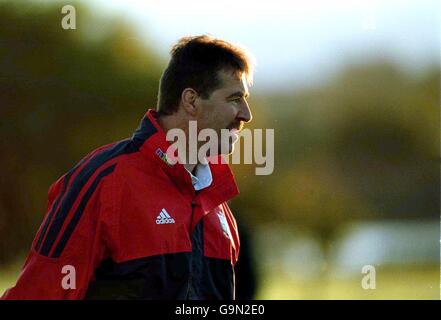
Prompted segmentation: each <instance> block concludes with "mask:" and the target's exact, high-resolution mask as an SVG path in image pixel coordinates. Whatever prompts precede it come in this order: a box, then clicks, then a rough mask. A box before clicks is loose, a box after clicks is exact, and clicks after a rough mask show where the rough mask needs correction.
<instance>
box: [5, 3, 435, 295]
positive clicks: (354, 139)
mask: <svg viewBox="0 0 441 320" xmlns="http://www.w3.org/2000/svg"><path fill="white" fill-rule="evenodd" d="M66 4H70V5H74V6H75V8H76V29H75V30H64V29H63V28H62V27H61V19H62V18H63V16H65V14H62V13H61V8H62V7H63V6H64V5H66ZM440 9H441V6H440V3H439V1H436V0H434V1H430V0H427V1H416V0H415V1H386V0H384V1H324V0H323V1H318V0H312V1H289V2H288V1H280V0H272V1H239V2H237V1H231V0H224V1H217V2H215V1H202V0H200V1H196V0H193V1H169V0H165V1H116V0H113V1H110V0H107V1H104V0H96V1H92V0H91V1H69V2H68V1H0V137H1V138H0V150H1V151H0V168H1V174H0V295H1V294H2V293H3V291H4V290H5V289H6V288H8V287H10V286H12V285H14V283H15V281H16V279H17V276H18V274H19V272H20V269H21V267H22V265H23V263H24V259H25V256H26V254H27V252H28V250H29V248H30V245H31V242H32V239H33V237H34V235H35V233H36V231H37V229H38V226H39V225H40V223H41V221H42V219H43V216H44V213H45V209H46V196H47V190H48V188H49V186H50V185H51V183H52V182H53V181H55V180H56V179H57V178H58V177H59V176H61V175H62V174H63V173H64V172H66V171H68V170H69V169H70V168H71V167H72V166H74V165H75V164H76V163H77V162H78V161H79V160H80V159H81V158H82V157H83V156H84V155H85V154H86V153H88V152H89V151H90V150H92V149H95V148H96V147H98V146H100V145H104V144H107V143H110V142H112V141H116V140H120V139H123V138H125V137H128V136H130V135H131V134H132V132H133V131H134V129H135V128H136V127H137V125H138V123H139V120H140V119H141V118H142V116H143V114H144V113H145V111H146V109H147V108H151V107H154V106H155V104H156V93H157V89H158V80H159V77H160V75H161V72H162V70H163V68H164V67H165V66H166V63H167V61H168V50H169V48H170V46H171V45H172V44H173V43H174V42H175V41H177V40H178V39H179V38H180V37H182V36H186V35H197V34H203V33H209V34H212V35H214V36H217V37H221V38H224V39H225V40H228V41H231V42H234V43H239V44H241V45H243V46H245V47H247V48H248V49H249V50H250V51H251V52H253V54H254V56H255V57H256V60H257V70H256V74H255V79H254V82H255V85H254V86H253V87H252V88H251V100H250V102H251V107H252V111H253V115H254V121H253V123H252V124H251V125H250V127H252V128H272V129H274V130H275V169H274V172H273V174H272V175H269V176H256V175H255V174H254V167H253V166H252V165H234V166H233V170H234V172H235V176H236V179H237V182H238V185H239V188H240V190H241V195H240V196H239V197H238V198H236V199H235V200H233V201H232V203H231V206H232V208H233V211H234V212H235V214H236V216H237V219H238V221H239V224H240V228H241V231H242V234H243V240H242V241H243V243H244V247H243V248H244V249H243V255H242V259H241V260H240V264H239V267H238V268H239V270H238V277H239V279H238V286H239V289H238V290H239V291H240V296H241V297H253V298H257V299H439V298H440V215H439V210H440V189H439V182H440V175H439V160H440V157H439V146H440V142H439V137H440V131H439V120H440V114H439V103H440V59H439V58H440ZM246 244H248V245H246ZM364 265H372V266H374V267H375V268H376V289H374V290H365V289H363V288H362V286H361V281H362V278H363V276H364V274H362V267H363V266H364Z"/></svg>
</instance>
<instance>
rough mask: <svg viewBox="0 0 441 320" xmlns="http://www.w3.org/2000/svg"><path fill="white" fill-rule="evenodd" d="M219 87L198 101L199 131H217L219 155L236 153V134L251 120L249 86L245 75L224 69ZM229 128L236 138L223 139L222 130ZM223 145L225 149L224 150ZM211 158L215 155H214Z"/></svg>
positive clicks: (219, 74) (220, 76)
mask: <svg viewBox="0 0 441 320" xmlns="http://www.w3.org/2000/svg"><path fill="white" fill-rule="evenodd" d="M218 76H219V80H220V83H221V84H220V87H219V88H217V89H215V90H214V91H213V92H212V93H211V95H210V96H209V97H208V98H207V99H203V98H202V97H199V98H198V104H199V107H200V110H201V111H200V114H199V117H198V122H197V125H198V130H201V129H204V128H211V129H214V130H215V131H216V132H217V133H218V139H219V146H218V153H221V150H226V151H227V152H225V151H224V152H223V153H224V154H230V153H232V152H233V150H234V143H235V142H236V141H237V140H238V136H237V133H239V131H240V130H242V127H243V124H244V123H246V122H250V121H251V119H252V115H251V111H250V108H249V106H248V102H247V100H246V99H247V98H248V96H249V92H248V85H247V81H246V76H245V74H242V75H240V76H238V75H236V74H234V73H233V72H231V71H224V70H221V71H219V73H218ZM222 129H228V130H230V132H231V133H234V137H233V139H224V140H222V139H221V130H222ZM222 146H223V149H222ZM211 156H212V155H211Z"/></svg>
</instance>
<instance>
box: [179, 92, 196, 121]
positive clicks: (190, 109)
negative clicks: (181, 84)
mask: <svg viewBox="0 0 441 320" xmlns="http://www.w3.org/2000/svg"><path fill="white" fill-rule="evenodd" d="M198 97H199V95H198V93H197V92H196V91H195V90H194V89H192V88H185V89H184V90H183V91H182V94H181V102H182V106H183V108H184V110H185V112H186V113H187V114H189V115H191V116H193V117H195V116H196V115H197V114H198V111H199V110H198V106H197V103H196V99H197V98H198Z"/></svg>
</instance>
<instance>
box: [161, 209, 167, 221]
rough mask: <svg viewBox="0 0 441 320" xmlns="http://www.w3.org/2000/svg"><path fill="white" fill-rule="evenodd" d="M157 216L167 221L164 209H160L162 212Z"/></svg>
mask: <svg viewBox="0 0 441 320" xmlns="http://www.w3.org/2000/svg"><path fill="white" fill-rule="evenodd" d="M159 215H160V216H161V217H162V218H164V219H167V218H168V217H167V216H166V215H165V214H164V209H162V211H161V212H160V213H159Z"/></svg>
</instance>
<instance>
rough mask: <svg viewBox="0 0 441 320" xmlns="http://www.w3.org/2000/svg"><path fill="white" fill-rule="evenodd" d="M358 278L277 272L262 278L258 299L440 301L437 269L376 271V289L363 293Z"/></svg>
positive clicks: (389, 269) (432, 267) (431, 267)
mask: <svg viewBox="0 0 441 320" xmlns="http://www.w3.org/2000/svg"><path fill="white" fill-rule="evenodd" d="M361 279H362V274H361V273H360V276H359V277H351V278H345V279H335V278H331V277H328V278H327V279H322V280H312V281H301V280H295V279H290V278H289V277H287V276H283V275H281V273H280V272H273V271H272V272H267V273H266V275H265V276H264V277H262V284H261V288H260V290H259V293H258V296H257V298H258V299H264V300H266V299H282V300H285V299H286V300H290V299H337V300H341V299H363V300H365V299H380V300H391V299H399V300H408V299H429V300H439V299H440V269H439V266H428V267H421V268H379V269H378V268H377V273H376V288H375V289H371V290H365V289H363V288H362V286H361Z"/></svg>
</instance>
